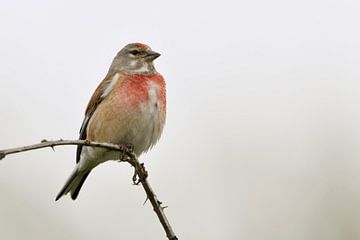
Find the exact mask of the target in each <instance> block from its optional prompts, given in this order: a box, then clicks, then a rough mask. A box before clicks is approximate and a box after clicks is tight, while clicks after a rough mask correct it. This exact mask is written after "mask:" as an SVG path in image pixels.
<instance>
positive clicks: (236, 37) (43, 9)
mask: <svg viewBox="0 0 360 240" xmlns="http://www.w3.org/2000/svg"><path fill="white" fill-rule="evenodd" d="M359 12H360V4H359V2H358V1H346V0H345V1H325V0H318V1H308V0H305V1H285V0H283V1H281V0H276V1H260V0H255V1H227V0H224V1H209V0H208V1H177V2H175V1H1V2H0V39H1V40H0V42H1V44H0V102H1V103H0V106H1V115H0V116H1V126H0V136H1V137H0V148H8V147H15V146H22V145H26V144H32V143H37V142H39V141H40V140H42V139H44V138H46V139H49V140H50V139H59V138H63V139H76V138H77V137H78V130H79V128H80V125H81V122H82V118H83V114H84V109H85V106H86V104H87V102H88V100H89V98H90V96H91V94H92V92H93V91H94V89H95V87H96V86H97V85H98V83H99V82H100V81H101V80H102V78H103V77H104V76H105V74H106V72H107V70H108V67H109V65H110V63H111V61H112V58H113V57H114V56H115V54H116V53H117V51H118V50H119V49H120V48H122V47H123V46H124V45H126V44H127V43H129V42H144V43H147V44H149V45H150V46H151V47H152V48H153V49H154V50H156V51H158V52H160V53H162V56H161V57H160V58H159V59H157V60H156V67H157V69H158V71H159V72H161V73H162V74H163V75H164V77H165V78H166V80H167V89H168V117H167V124H166V127H165V130H164V133H163V136H162V139H161V140H160V142H159V143H158V144H157V146H155V148H154V149H153V150H151V151H150V152H149V153H148V154H146V155H143V156H142V157H141V161H144V162H145V163H146V166H147V169H148V171H149V174H150V178H149V180H150V181H151V183H152V184H153V187H154V189H155V191H156V192H157V194H158V197H159V198H160V200H162V201H163V202H164V204H165V205H168V206H169V208H167V209H166V214H167V215H168V217H169V220H170V222H171V223H172V225H173V228H174V230H175V233H176V234H177V235H178V237H179V239H207V240H211V239H247V240H263V239H264V240H265V239H266V240H268V239H273V240H280V239H284V240H285V239H286V240H304V239H307V240H308V239H317V240H320V239H323V240H344V239H346V240H355V239H359V238H360V227H359V223H360V204H359V202H360V184H359V180H360V177H359V176H360V174H359V171H360V162H359V157H360V148H359V144H360V138H359V136H360V135H359V133H360V130H359V121H360V111H359V101H360V88H359V87H360V84H359V77H360V72H359V63H360V48H359V43H360V33H359V27H360V15H359ZM74 164H75V147H57V148H56V149H55V152H53V151H52V150H51V149H43V150H37V151H32V152H27V153H21V154H17V155H12V156H9V157H7V158H6V159H5V160H4V161H1V162H0V238H1V239H11V240H13V239H15V240H17V239H38V240H42V239H54V240H56V239H87V240H92V239H144V238H146V239H165V234H164V232H163V230H162V228H161V226H160V223H159V222H158V220H157V218H156V216H155V214H154V213H153V212H152V208H151V205H150V204H149V203H147V204H145V206H143V205H142V204H143V202H144V200H145V194H144V192H143V190H142V188H141V187H136V186H132V185H131V176H132V171H133V170H132V169H131V167H130V166H128V165H127V164H124V163H116V162H108V163H105V164H103V165H101V166H99V167H98V168H97V169H96V170H95V171H93V172H92V174H91V175H90V177H89V178H88V180H87V182H86V183H85V185H84V187H83V189H82V192H81V193H80V196H79V199H78V200H77V201H75V202H73V201H72V200H70V198H69V197H66V198H63V199H61V200H60V201H58V202H55V201H54V198H55V196H56V194H57V193H58V191H59V190H60V188H61V187H62V185H63V184H64V182H65V180H66V178H67V177H68V175H69V174H70V172H71V171H72V169H73V166H74Z"/></svg>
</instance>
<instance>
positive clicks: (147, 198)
mask: <svg viewBox="0 0 360 240" xmlns="http://www.w3.org/2000/svg"><path fill="white" fill-rule="evenodd" d="M148 200H149V197H148V196H146V199H145V202H144V203H143V206H144V205H145V203H146V202H147V201H148Z"/></svg>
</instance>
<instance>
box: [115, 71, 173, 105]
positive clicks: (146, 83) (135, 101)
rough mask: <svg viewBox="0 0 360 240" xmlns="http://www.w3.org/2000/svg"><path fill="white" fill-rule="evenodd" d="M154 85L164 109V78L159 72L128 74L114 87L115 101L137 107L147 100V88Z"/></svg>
mask: <svg viewBox="0 0 360 240" xmlns="http://www.w3.org/2000/svg"><path fill="white" fill-rule="evenodd" d="M151 86H155V87H156V90H157V93H156V94H157V97H158V98H159V100H160V102H161V104H162V106H163V110H164V111H165V110H166V90H165V80H164V78H163V77H162V76H161V74H129V75H125V76H124V77H123V81H121V82H119V85H118V86H116V88H117V89H114V90H115V92H116V101H117V103H118V104H120V105H121V106H126V105H127V106H128V107H137V106H139V104H141V103H144V102H147V101H149V98H150V96H149V88H150V87H151Z"/></svg>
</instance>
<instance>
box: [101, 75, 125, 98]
mask: <svg viewBox="0 0 360 240" xmlns="http://www.w3.org/2000/svg"><path fill="white" fill-rule="evenodd" d="M119 77H120V74H119V73H116V74H115V75H114V76H113V77H112V79H111V82H110V83H109V84H108V85H107V87H106V88H105V90H104V92H103V94H102V95H101V97H102V98H104V97H106V96H107V95H109V93H110V92H111V90H113V88H114V86H115V84H116V83H117V81H118V80H119Z"/></svg>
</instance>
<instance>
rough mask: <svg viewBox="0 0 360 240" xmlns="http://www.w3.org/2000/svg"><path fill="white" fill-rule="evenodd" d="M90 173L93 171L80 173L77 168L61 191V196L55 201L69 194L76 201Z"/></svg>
mask: <svg viewBox="0 0 360 240" xmlns="http://www.w3.org/2000/svg"><path fill="white" fill-rule="evenodd" d="M90 172H91V169H90V170H89V171H85V172H79V171H78V169H77V168H75V169H74V171H73V172H72V173H71V175H70V177H69V178H68V180H67V181H66V183H65V185H64V186H63V187H62V189H61V190H60V192H59V194H58V195H57V196H56V199H55V201H57V200H59V198H61V197H62V196H63V195H66V194H67V193H69V192H70V194H71V198H72V199H73V200H75V199H76V198H77V196H78V195H79V192H80V189H81V187H82V185H83V184H84V182H85V180H86V178H87V176H88V175H89V173H90Z"/></svg>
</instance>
